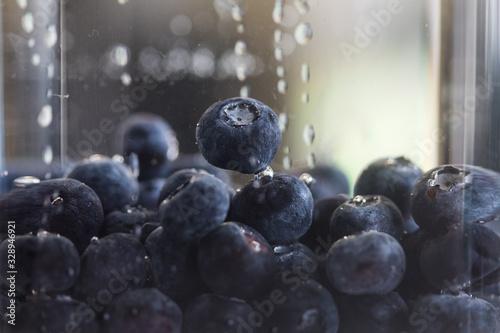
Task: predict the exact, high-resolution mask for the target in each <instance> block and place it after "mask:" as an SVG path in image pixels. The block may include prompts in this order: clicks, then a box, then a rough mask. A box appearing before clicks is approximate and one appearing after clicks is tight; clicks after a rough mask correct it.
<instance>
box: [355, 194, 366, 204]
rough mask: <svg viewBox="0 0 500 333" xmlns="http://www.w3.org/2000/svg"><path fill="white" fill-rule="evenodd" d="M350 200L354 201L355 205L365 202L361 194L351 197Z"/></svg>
mask: <svg viewBox="0 0 500 333" xmlns="http://www.w3.org/2000/svg"><path fill="white" fill-rule="evenodd" d="M352 202H354V203H355V204H356V205H363V204H365V203H366V198H365V197H364V196H362V195H357V196H355V197H354V198H352Z"/></svg>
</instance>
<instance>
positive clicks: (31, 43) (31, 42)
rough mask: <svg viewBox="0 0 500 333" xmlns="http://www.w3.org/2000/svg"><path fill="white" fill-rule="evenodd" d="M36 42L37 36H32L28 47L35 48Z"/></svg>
mask: <svg viewBox="0 0 500 333" xmlns="http://www.w3.org/2000/svg"><path fill="white" fill-rule="evenodd" d="M35 44H36V41H35V38H33V37H32V38H30V39H28V47H29V48H30V49H32V48H34V47H35Z"/></svg>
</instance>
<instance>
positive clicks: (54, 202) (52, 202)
mask: <svg viewBox="0 0 500 333" xmlns="http://www.w3.org/2000/svg"><path fill="white" fill-rule="evenodd" d="M63 202H64V200H63V198H61V197H57V198H55V199H54V200H52V201H51V202H50V203H51V205H52V206H59V205H60V204H62V203H63Z"/></svg>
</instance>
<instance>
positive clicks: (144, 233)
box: [139, 222, 161, 245]
mask: <svg viewBox="0 0 500 333" xmlns="http://www.w3.org/2000/svg"><path fill="white" fill-rule="evenodd" d="M158 228H161V223H159V222H146V223H144V224H143V225H142V226H141V236H140V238H139V240H140V241H141V243H142V244H144V245H145V244H146V239H148V237H149V235H151V233H152V232H153V231H155V230H156V229H158Z"/></svg>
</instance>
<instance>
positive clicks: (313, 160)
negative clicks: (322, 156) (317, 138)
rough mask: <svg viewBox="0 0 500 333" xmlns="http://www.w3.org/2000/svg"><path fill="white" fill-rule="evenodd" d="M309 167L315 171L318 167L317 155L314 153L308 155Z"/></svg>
mask: <svg viewBox="0 0 500 333" xmlns="http://www.w3.org/2000/svg"><path fill="white" fill-rule="evenodd" d="M307 166H308V167H309V169H313V168H314V167H315V166H316V155H315V154H314V153H310V154H309V155H307Z"/></svg>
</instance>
